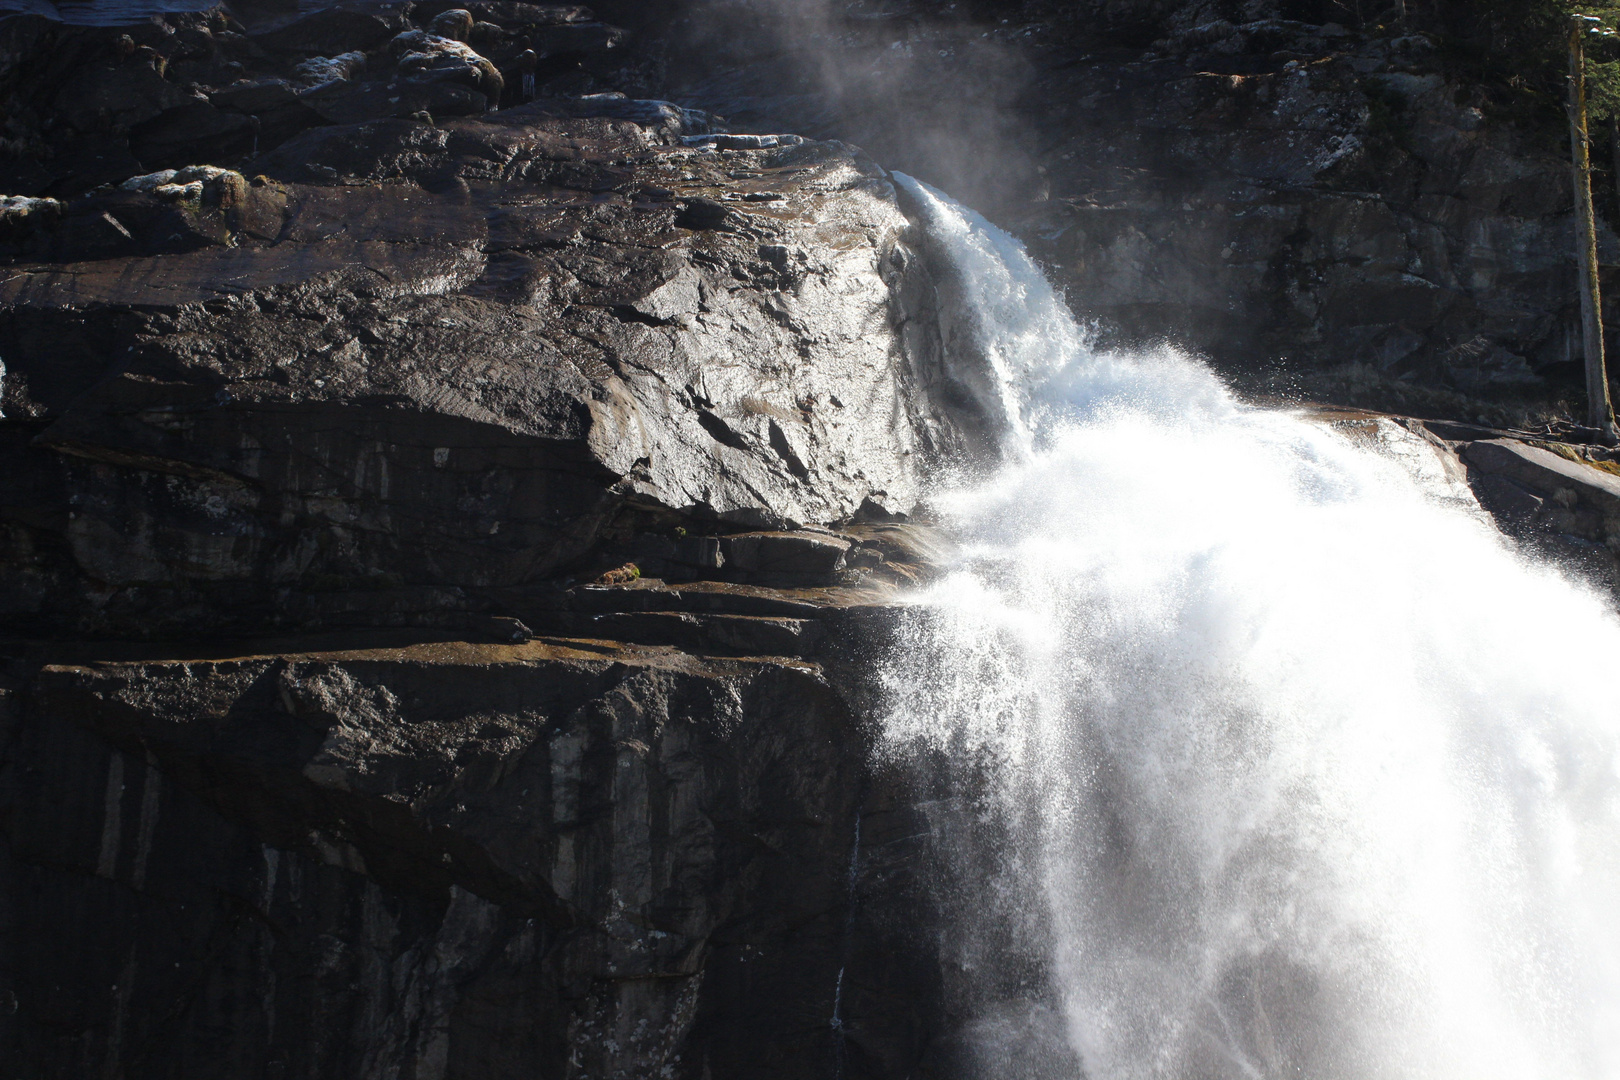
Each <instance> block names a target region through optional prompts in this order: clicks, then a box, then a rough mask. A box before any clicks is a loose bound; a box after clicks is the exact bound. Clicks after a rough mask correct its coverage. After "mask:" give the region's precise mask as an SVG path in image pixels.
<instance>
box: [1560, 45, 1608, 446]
mask: <svg viewBox="0 0 1620 1080" xmlns="http://www.w3.org/2000/svg"><path fill="white" fill-rule="evenodd" d="M1597 23H1598V20H1597V19H1594V18H1592V17H1591V16H1589V15H1575V16H1573V17H1571V19H1570V22H1569V132H1570V135H1569V141H1570V152H1571V154H1572V155H1573V157H1574V166H1575V225H1576V229H1575V257H1576V261H1577V262H1578V264H1579V265H1580V273H1581V327H1582V330H1583V332H1584V337H1585V351H1586V422H1587V426H1588V427H1591V428H1595V429H1596V430H1597V434H1598V438H1599V439H1600V440H1601V441H1602V442H1604V443H1605V444H1606V445H1609V446H1613V445H1614V444H1615V442H1616V435H1615V427H1614V409H1613V408H1612V407H1611V406H1610V404H1609V376H1608V372H1607V370H1606V366H1605V364H1604V362H1603V294H1602V291H1601V288H1600V286H1599V284H1598V254H1597V215H1596V214H1595V212H1594V211H1593V209H1592V144H1591V136H1590V134H1589V133H1588V131H1587V125H1586V47H1585V42H1586V35H1587V34H1588V33H1589V32H1590V31H1591V30H1592V28H1593V26H1594V25H1596V24H1597Z"/></svg>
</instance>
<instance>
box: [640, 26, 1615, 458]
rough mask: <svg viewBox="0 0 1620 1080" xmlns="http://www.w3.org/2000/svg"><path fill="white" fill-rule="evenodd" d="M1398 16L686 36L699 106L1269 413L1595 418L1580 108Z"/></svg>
mask: <svg viewBox="0 0 1620 1080" xmlns="http://www.w3.org/2000/svg"><path fill="white" fill-rule="evenodd" d="M1387 6H1388V5H1378V4H1366V5H1347V4H1334V3H1329V2H1321V3H1317V2H1313V0H1245V2H1241V3H1240V2H1236V0H1231V2H1223V0H1165V2H1163V3H1111V2H1109V3H1105V2H1102V0H1097V2H1087V3H1075V4H1068V3H1063V4H1060V3H1041V2H1028V3H988V2H987V3H980V4H970V3H965V2H964V3H959V4H958V3H950V4H946V3H921V2H919V3H868V4H857V5H848V6H845V5H831V4H809V5H801V4H769V3H761V2H757V0H736V2H721V0H714V2H702V3H696V4H688V5H686V6H685V7H684V8H683V9H682V10H683V11H685V12H686V13H687V14H686V16H685V17H684V19H682V18H677V19H674V20H672V21H670V22H669V23H668V25H667V27H666V28H663V29H661V30H660V32H661V33H662V34H663V35H664V37H665V38H666V40H668V41H669V43H670V44H669V66H670V71H671V75H670V78H671V80H672V82H673V83H674V86H675V90H674V92H675V94H676V95H677V96H680V97H682V100H689V101H691V102H693V103H699V104H702V105H703V106H704V107H705V108H710V109H713V110H715V111H717V112H720V113H723V114H725V115H726V116H727V117H729V118H730V119H731V120H732V121H733V122H734V123H744V124H752V125H759V126H760V127H761V129H764V128H769V127H771V126H772V125H776V124H781V123H782V122H783V121H784V119H785V118H789V117H791V118H793V119H794V120H796V121H797V126H796V127H795V130H800V131H805V132H807V133H811V134H819V135H823V136H834V137H838V138H843V139H848V140H852V141H854V142H857V143H859V144H860V145H862V146H864V147H865V148H866V149H867V150H869V151H870V152H872V153H873V154H874V155H875V156H877V157H878V158H879V159H880V160H882V161H884V162H885V163H886V164H888V165H889V166H891V167H893V168H898V169H903V170H905V171H907V172H910V173H913V174H914V175H917V176H919V177H921V178H923V179H925V180H929V181H930V182H933V183H935V184H936V185H938V186H940V187H942V188H944V189H946V190H949V191H951V192H952V193H954V194H956V195H957V196H958V197H960V198H962V199H964V200H965V201H967V202H969V203H970V204H971V205H974V206H975V207H978V208H979V209H981V210H982V211H984V212H985V213H987V214H989V215H990V216H991V217H992V218H993V219H995V220H996V221H997V222H998V223H999V224H1001V225H1003V226H1004V227H1006V228H1009V229H1011V230H1013V231H1014V232H1016V233H1017V234H1018V235H1019V236H1020V237H1021V238H1023V239H1024V240H1025V241H1026V242H1027V243H1029V244H1030V246H1031V248H1032V250H1033V251H1035V252H1036V253H1037V254H1038V255H1039V256H1040V258H1041V259H1042V260H1043V262H1044V264H1045V265H1046V267H1047V269H1048V271H1049V272H1050V273H1051V274H1052V275H1053V277H1054V278H1055V279H1056V280H1058V281H1061V282H1063V283H1065V284H1067V285H1068V288H1069V298H1070V302H1071V304H1073V305H1074V306H1075V308H1076V310H1077V312H1079V313H1081V314H1083V315H1086V316H1089V317H1091V318H1094V319H1096V320H1097V321H1098V323H1099V325H1100V326H1101V327H1102V328H1103V329H1104V330H1105V331H1107V332H1109V333H1111V334H1113V335H1115V336H1116V338H1117V339H1119V340H1123V341H1135V342H1147V341H1157V340H1162V339H1169V340H1171V341H1174V342H1177V343H1179V344H1182V345H1184V346H1186V347H1189V348H1191V349H1193V350H1195V351H1198V352H1201V353H1204V354H1205V355H1207V356H1208V357H1209V358H1210V359H1211V360H1212V362H1214V363H1215V364H1216V365H1217V366H1218V367H1219V368H1220V369H1221V370H1223V371H1224V372H1226V373H1228V374H1229V375H1231V376H1232V377H1234V378H1236V379H1238V380H1240V381H1241V382H1242V384H1243V385H1245V386H1247V387H1249V388H1250V389H1252V390H1254V391H1256V392H1259V393H1265V394H1274V395H1280V396H1284V397H1299V396H1304V397H1307V398H1314V399H1316V400H1335V401H1346V400H1350V401H1355V402H1358V403H1361V404H1365V405H1371V406H1374V407H1380V408H1388V409H1394V410H1396V411H1406V412H1415V413H1417V414H1419V415H1426V416H1439V417H1445V418H1448V419H1453V420H1468V421H1476V420H1479V419H1480V418H1481V417H1484V418H1485V420H1486V422H1489V423H1495V424H1499V425H1500V424H1514V425H1519V426H1544V425H1545V424H1547V423H1548V422H1549V421H1552V422H1555V423H1556V422H1557V421H1559V420H1561V419H1562V418H1564V417H1566V416H1568V415H1569V414H1570V412H1571V410H1572V409H1573V411H1574V413H1575V414H1577V415H1578V414H1579V412H1580V408H1581V404H1580V401H1581V398H1580V393H1581V392H1580V389H1579V386H1578V378H1579V367H1580V362H1581V360H1582V356H1581V345H1580V341H1579V339H1580V334H1579V332H1578V318H1579V312H1578V310H1577V307H1576V304H1575V295H1576V294H1575V291H1574V287H1573V285H1572V284H1571V283H1572V282H1573V281H1574V273H1575V270H1574V261H1573V256H1572V250H1573V248H1572V245H1573V232H1572V225H1571V215H1572V207H1573V199H1572V195H1571V183H1570V180H1569V171H1568V156H1567V151H1566V149H1565V147H1566V145H1567V132H1566V131H1565V129H1564V128H1563V126H1562V120H1561V116H1560V114H1559V112H1558V109H1557V106H1556V102H1552V101H1550V100H1545V101H1543V100H1541V99H1531V100H1533V101H1540V104H1539V105H1536V106H1534V107H1532V105H1530V104H1527V99H1529V98H1530V95H1529V94H1528V91H1525V90H1523V89H1520V90H1509V89H1504V88H1502V87H1499V86H1495V85H1488V84H1485V83H1482V82H1481V81H1480V80H1479V79H1478V77H1477V75H1476V73H1475V71H1474V68H1473V67H1471V66H1470V65H1469V64H1468V63H1465V62H1464V61H1466V60H1469V59H1471V54H1467V53H1466V52H1465V54H1464V55H1463V56H1459V55H1458V53H1457V50H1458V49H1465V50H1466V49H1468V48H1473V46H1471V45H1469V46H1461V45H1455V44H1454V43H1450V42H1448V40H1447V39H1446V38H1443V37H1441V36H1439V35H1437V34H1434V33H1427V32H1424V31H1423V30H1422V28H1421V27H1420V26H1419V25H1418V24H1416V23H1413V24H1412V25H1410V26H1407V27H1403V26H1402V25H1400V24H1399V23H1398V22H1397V21H1396V19H1395V13H1394V11H1393V10H1389V11H1384V10H1383V8H1384V7H1387ZM1444 6H1446V5H1424V10H1425V11H1427V10H1428V9H1429V8H1436V9H1438V8H1440V7H1444ZM1358 11H1361V12H1362V13H1363V16H1364V17H1363V18H1362V19H1361V20H1360V21H1359V22H1358V20H1357V17H1356V16H1357V12H1358ZM1457 14H1458V21H1461V22H1464V23H1466V21H1467V19H1466V12H1459V13H1457ZM1431 21H1432V20H1431ZM1476 66H1477V65H1476ZM1538 109H1539V111H1538ZM942 133H948V134H942ZM1600 164H1601V163H1600ZM1599 196H1600V201H1601V202H1603V203H1604V204H1605V205H1608V204H1609V202H1610V197H1609V193H1608V192H1607V191H1606V190H1600V191H1599ZM1602 252H1603V256H1604V259H1605V262H1606V263H1608V262H1613V261H1615V260H1617V259H1620V246H1617V245H1616V243H1615V240H1614V237H1613V235H1612V233H1610V232H1609V231H1607V228H1605V231H1604V234H1603V240H1602ZM1564 430H1566V431H1567V429H1564Z"/></svg>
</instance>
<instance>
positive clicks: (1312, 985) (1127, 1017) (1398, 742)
mask: <svg viewBox="0 0 1620 1080" xmlns="http://www.w3.org/2000/svg"><path fill="white" fill-rule="evenodd" d="M898 179H899V182H900V184H901V186H902V187H903V188H904V189H905V191H906V192H907V194H908V195H909V196H910V198H911V200H912V201H913V203H914V204H915V206H916V208H917V212H918V213H919V214H920V215H921V217H922V218H923V222H924V225H925V229H926V232H927V234H928V239H929V243H930V245H931V246H932V247H933V248H934V249H936V253H937V257H939V258H942V259H943V261H944V262H946V263H948V264H949V267H950V270H951V271H952V274H953V277H954V278H955V279H956V280H955V282H954V285H953V286H952V289H953V290H954V291H952V292H951V296H952V299H951V305H952V309H953V310H951V311H950V312H948V313H947V321H949V322H950V323H951V324H952V325H953V326H955V327H956V328H957V331H956V332H957V334H958V337H959V338H961V337H970V338H971V339H972V340H973V342H974V343H975V344H976V346H977V349H978V351H979V353H980V355H982V357H983V367H982V369H981V377H980V380H979V382H978V383H977V384H976V385H974V386H973V387H972V390H973V391H974V392H975V393H976V394H977V395H978V396H979V397H980V399H981V402H982V404H983V405H984V408H985V411H986V412H987V413H988V414H990V415H991V416H992V418H993V420H995V421H996V422H998V423H999V425H1000V427H1001V428H1002V430H1003V442H1004V451H1005V454H1004V456H1005V461H1006V463H1005V464H1004V465H1003V466H1002V467H1001V469H1000V472H999V473H998V474H997V475H995V476H994V478H993V479H991V480H990V481H988V482H986V483H983V484H980V485H978V486H974V487H969V488H965V489H959V490H955V491H950V492H946V493H943V494H941V495H940V496H939V498H938V500H937V502H938V505H939V506H940V508H941V513H942V516H943V518H944V520H945V523H946V524H947V525H948V527H949V528H951V529H952V530H953V531H954V532H955V533H956V535H957V536H958V537H960V538H961V539H962V540H963V542H964V547H963V552H964V554H963V556H962V558H961V562H960V565H959V566H957V567H956V568H955V569H954V571H953V572H952V573H951V574H950V575H949V576H948V577H947V578H946V579H945V580H944V581H943V582H942V583H941V584H939V585H938V586H936V587H934V588H933V589H932V590H931V591H929V592H928V593H927V594H926V595H925V596H923V597H922V598H921V599H920V601H919V603H918V605H917V606H916V608H915V609H914V611H913V612H912V615H911V618H910V619H909V622H908V628H907V630H906V631H905V638H906V640H905V641H904V643H903V645H904V647H902V648H900V649H898V650H897V651H896V652H895V654H894V656H893V657H892V659H891V660H890V661H889V662H888V668H887V671H886V673H885V681H886V686H887V690H888V700H889V705H888V715H887V718H886V727H885V731H886V736H887V746H888V748H889V750H890V751H891V752H892V753H894V754H896V755H903V754H911V755H914V756H915V755H919V754H920V755H921V756H923V757H931V759H932V760H944V761H949V762H952V763H954V767H955V768H956V769H957V770H958V771H959V773H960V774H961V775H962V776H964V777H971V778H973V781H972V782H973V784H974V785H976V786H975V787H974V790H975V791H976V792H977V794H976V795H975V796H974V797H975V798H976V799H977V800H978V801H977V803H976V804H975V807H974V812H975V813H976V814H977V816H976V817H973V819H972V821H971V822H970V824H969V825H968V826H967V827H965V828H961V829H957V830H954V831H953V832H952V833H951V836H952V837H953V839H948V840H942V841H941V843H942V846H943V847H944V848H945V849H946V853H947V854H949V855H951V856H953V858H954V859H955V860H956V861H957V862H958V863H959V864H960V865H961V866H962V867H970V866H990V867H993V868H994V869H993V872H991V873H990V874H989V875H988V877H987V879H986V883H984V884H982V885H980V886H979V888H980V894H979V895H981V896H983V897H990V898H991V903H992V904H993V906H995V908H996V909H997V910H996V916H997V918H998V919H999V921H1000V922H1001V923H1003V924H1005V925H1007V926H1011V927H1012V929H1011V930H1010V931H1008V933H1010V934H1012V935H1013V936H1014V937H1016V938H1017V939H1018V941H1017V943H1016V944H1017V948H1021V949H1024V950H1027V951H1028V952H1029V954H1031V955H1034V956H1036V957H1037V959H1038V963H1037V965H1036V966H1037V967H1038V968H1039V971H1040V977H1039V980H1038V982H1039V984H1040V985H1038V986H1035V987H1033V988H1031V987H1030V985H1029V980H1028V979H1025V978H1023V976H1021V975H1017V973H1014V974H1013V975H1009V974H1008V973H1007V972H1006V971H1005V970H998V965H1001V966H1002V967H1007V966H1011V965H1014V964H1015V960H1014V959H1012V958H1011V953H1010V952H998V950H997V948H990V947H985V948H979V949H975V948H974V947H973V945H972V939H973V938H974V937H975V934H976V933H978V932H979V929H980V928H981V927H982V926H983V925H984V923H983V922H980V923H978V924H977V925H975V924H974V920H968V925H964V926H961V927H959V934H960V936H962V937H963V938H964V939H965V940H966V941H967V944H965V945H963V946H962V949H961V955H960V960H959V962H960V966H961V968H962V970H963V971H964V972H965V974H964V976H963V978H964V979H965V980H967V981H968V982H970V983H972V982H977V983H978V984H980V989H981V990H982V991H983V993H982V994H981V999H982V1000H981V1004H984V1001H987V1000H988V998H989V997H992V996H994V993H996V992H1001V993H1002V994H1003V996H1004V997H1005V996H1006V994H1007V993H1009V991H1006V990H1005V987H1006V986H1009V985H1012V986H1017V987H1022V988H1023V989H1022V990H1015V991H1011V992H1010V993H1014V995H1015V996H1016V994H1017V993H1023V994H1025V995H1026V997H1028V998H1029V999H1030V1001H1031V1003H1032V1004H1031V1011H1030V1013H1029V1015H1030V1016H1034V1015H1036V1013H1037V1012H1039V1011H1040V1008H1043V1007H1045V1006H1048V1005H1049V1006H1050V1009H1049V1012H1050V1013H1051V1014H1052V1015H1055V1016H1057V1017H1059V1018H1060V1019H1059V1020H1058V1021H1057V1025H1056V1026H1057V1027H1058V1029H1059V1037H1058V1039H1057V1041H1058V1042H1060V1043H1062V1044H1063V1047H1064V1048H1063V1053H1061V1054H1058V1055H1056V1056H1055V1057H1054V1056H1049V1058H1048V1059H1047V1062H1046V1064H1045V1066H1043V1067H1042V1068H1035V1069H1033V1073H1034V1074H1038V1075H1043V1076H1048V1075H1050V1076H1059V1075H1070V1076H1072V1075H1076V1074H1077V1073H1083V1075H1085V1076H1088V1077H1091V1078H1092V1080H1113V1078H1125V1077H1129V1078H1145V1077H1164V1078H1175V1080H1225V1078H1234V1080H1236V1078H1260V1077H1264V1078H1272V1077H1277V1078H1281V1077H1302V1078H1309V1080H1334V1078H1345V1080H1382V1078H1402V1080H1407V1078H1418V1077H1424V1078H1427V1077H1435V1078H1446V1080H1452V1078H1455V1080H1493V1078H1498V1077H1501V1078H1509V1077H1511V1078H1514V1080H1538V1078H1547V1080H1553V1078H1558V1080H1586V1078H1616V1077H1620V620H1617V619H1616V618H1615V615H1614V613H1613V612H1612V610H1610V609H1609V608H1608V607H1607V606H1606V605H1605V603H1604V601H1603V600H1601V599H1600V598H1599V597H1598V596H1596V595H1595V594H1593V593H1592V592H1590V591H1588V590H1585V589H1583V588H1581V587H1578V586H1576V585H1574V584H1571V583H1570V582H1569V581H1568V580H1566V579H1565V578H1563V577H1562V576H1561V575H1560V574H1558V573H1557V572H1556V571H1555V570H1554V569H1552V568H1550V567H1546V566H1540V565H1536V564H1534V563H1531V562H1529V561H1526V560H1525V559H1523V558H1521V557H1520V556H1518V555H1517V554H1515V553H1514V551H1513V550H1512V548H1511V546H1510V545H1509V544H1508V543H1507V542H1506V541H1505V540H1504V538H1503V537H1502V536H1501V535H1500V534H1498V533H1497V532H1496V531H1495V530H1494V529H1493V528H1491V526H1490V525H1489V524H1488V523H1487V522H1486V521H1485V520H1484V519H1483V517H1482V515H1480V514H1479V513H1478V512H1477V509H1476V510H1475V512H1473V513H1468V512H1465V511H1463V510H1459V509H1458V508H1457V506H1456V505H1455V504H1456V502H1457V500H1456V499H1455V498H1449V497H1448V496H1450V495H1453V494H1454V493H1452V492H1447V491H1445V490H1441V489H1439V488H1438V487H1437V486H1436V484H1435V483H1433V482H1424V481H1422V480H1421V478H1417V477H1414V475H1413V471H1412V470H1411V469H1410V468H1408V467H1406V466H1403V465H1402V464H1401V462H1400V461H1398V460H1396V459H1395V458H1393V457H1391V456H1390V455H1387V454H1380V453H1378V452H1377V451H1376V449H1374V448H1371V447H1367V446H1364V445H1358V444H1355V443H1353V442H1351V441H1350V440H1349V439H1347V438H1346V437H1345V436H1342V435H1340V434H1337V433H1335V432H1334V431H1332V430H1330V429H1328V428H1327V427H1325V426H1322V425H1320V424H1316V423H1312V422H1310V421H1309V420H1307V419H1305V418H1302V417H1300V416H1296V415H1292V414H1289V413H1286V412H1279V411H1269V410H1262V409H1257V408H1251V407H1246V406H1244V405H1242V404H1240V403H1238V402H1237V401H1235V400H1234V399H1233V397H1232V396H1231V395H1230V393H1229V392H1228V391H1227V389H1226V388H1225V387H1224V386H1223V384H1222V383H1221V382H1220V381H1219V379H1217V378H1216V376H1215V375H1214V374H1213V373H1211V372H1210V371H1209V370H1208V369H1207V368H1206V367H1204V366H1203V365H1202V364H1200V363H1197V362H1195V361H1194V360H1191V359H1189V358H1187V357H1184V356H1181V355H1178V354H1176V353H1175V352H1173V351H1170V350H1159V351H1157V352H1153V353H1149V354H1145V355H1124V354H1111V353H1106V352H1101V351H1098V350H1097V349H1095V348H1094V347H1093V346H1092V345H1091V344H1089V343H1088V339H1087V335H1086V333H1085V332H1083V330H1082V329H1081V328H1080V327H1079V326H1078V325H1077V324H1076V323H1075V321H1074V319H1073V317H1072V316H1071V315H1070V314H1069V312H1068V311H1067V309H1066V308H1065V306H1064V305H1063V303H1062V301H1061V300H1060V299H1059V298H1058V297H1057V296H1056V295H1055V294H1054V293H1053V291H1052V289H1051V288H1050V286H1049V285H1048V284H1047V283H1046V281H1045V280H1044V279H1043V278H1042V276H1041V274H1040V272H1039V270H1038V269H1037V268H1036V267H1035V265H1034V264H1033V262H1032V261H1031V260H1030V259H1029V257H1028V256H1027V254H1025V252H1024V251H1023V249H1022V248H1021V247H1020V246H1019V245H1018V244H1017V243H1016V241H1014V240H1012V239H1011V238H1010V237H1008V236H1007V235H1006V234H1004V233H1002V232H1001V231H1000V230H998V229H996V228H995V227H994V226H992V225H990V224H989V223H987V222H985V221H984V220H983V219H981V218H979V217H978V216H977V215H975V214H973V213H972V212H971V211H968V210H966V209H964V208H962V207H960V206H957V205H955V204H953V203H951V202H950V201H949V200H947V199H945V198H944V197H943V196H941V195H939V194H938V193H937V192H934V191H933V190H932V189H929V188H927V187H926V186H925V185H922V184H919V183H918V182H916V181H914V180H911V179H910V178H908V177H899V178H898ZM962 876H963V877H970V876H972V872H971V871H970V870H964V871H963V874H962ZM979 914H980V915H984V912H983V911H982V910H981V911H980V912H979ZM986 917H988V916H986ZM1013 951H1014V952H1016V951H1017V949H1014V950H1013ZM1020 979H1022V980H1023V981H1020ZM993 986H995V987H1001V988H1002V990H1000V991H994V990H993V989H990V988H992V987H993ZM1035 999H1040V1002H1036V1001H1035ZM1042 1003H1044V1004H1042ZM989 1007H990V1006H989V1005H985V1008H986V1009H988V1008H989ZM1032 1022H1033V1021H1032ZM989 1042H992V1043H993V1042H994V1040H990V1041H989ZM987 1045H988V1043H987ZM989 1053H990V1056H991V1057H994V1056H995V1054H996V1053H997V1052H996V1051H994V1050H992V1051H990V1052H989ZM983 1064H984V1067H985V1069H986V1071H987V1073H988V1074H990V1075H998V1076H1010V1075H1014V1073H1015V1072H1018V1071H1019V1069H1023V1068H1024V1066H1019V1067H1018V1069H1014V1068H1012V1067H1011V1066H1008V1065H1007V1064H1006V1063H1005V1062H1002V1063H1000V1064H999V1065H998V1062H997V1061H995V1060H988V1061H985V1062H983Z"/></svg>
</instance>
